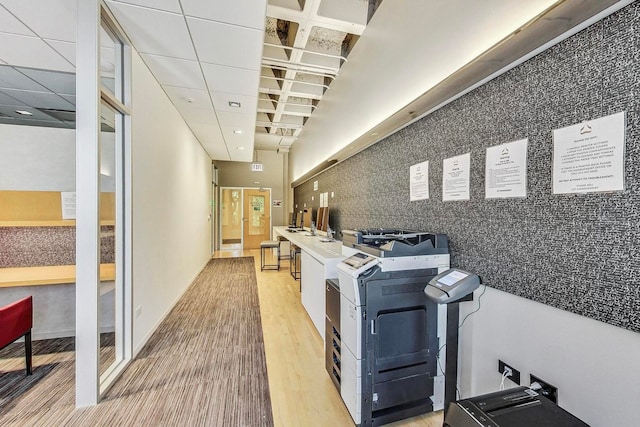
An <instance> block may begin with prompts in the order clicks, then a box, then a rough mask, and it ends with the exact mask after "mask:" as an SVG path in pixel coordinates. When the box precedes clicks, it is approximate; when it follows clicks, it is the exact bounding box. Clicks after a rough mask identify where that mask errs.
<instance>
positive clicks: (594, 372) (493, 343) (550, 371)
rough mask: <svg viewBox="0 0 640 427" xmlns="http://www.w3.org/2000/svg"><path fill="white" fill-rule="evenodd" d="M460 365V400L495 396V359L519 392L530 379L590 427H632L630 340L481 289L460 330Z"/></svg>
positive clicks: (636, 349)
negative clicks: (517, 378)
mask: <svg viewBox="0 0 640 427" xmlns="http://www.w3.org/2000/svg"><path fill="white" fill-rule="evenodd" d="M479 291H480V290H478V291H476V300H475V301H474V302H472V303H464V304H461V319H462V318H463V317H464V315H466V313H469V312H470V311H472V310H473V309H475V308H476V307H477V296H478V295H479ZM460 358H461V361H460V371H459V375H460V390H461V393H462V396H463V397H469V396H472V395H478V394H483V393H488V392H492V391H496V390H497V389H498V386H499V384H500V379H501V376H500V374H499V373H498V359H501V360H503V361H505V362H506V363H509V364H511V366H513V367H514V368H515V369H517V370H519V371H520V373H521V384H522V385H527V386H528V385H529V374H530V373H532V374H534V375H536V376H537V377H539V378H541V379H544V380H546V381H548V382H549V383H551V384H553V385H555V386H556V387H558V394H559V397H558V403H559V405H560V406H561V407H563V408H564V409H566V410H568V411H569V412H571V413H573V414H574V415H576V416H577V417H579V418H581V419H582V420H583V421H585V422H586V423H587V424H589V425H591V426H592V427H609V426H616V427H637V426H639V425H640V412H638V408H637V403H638V402H640V334H638V333H634V332H630V331H628V330H625V329H622V328H618V327H615V326H611V325H608V324H606V323H602V322H598V321H597V320H593V319H589V318H586V317H583V316H579V315H577V314H573V313H569V312H566V311H563V310H559V309H556V308H553V307H551V306H547V305H544V304H540V303H537V302H534V301H531V300H528V299H525V298H520V297H517V296H514V295H511V294H508V293H505V292H501V291H498V290H495V289H492V288H487V291H486V293H485V294H484V296H483V297H482V299H481V308H480V311H478V312H477V313H475V314H473V315H472V316H471V317H469V318H468V319H467V321H466V322H465V324H464V326H463V327H462V329H461V330H460ZM506 383H509V381H506ZM510 385H512V386H515V385H514V384H513V383H510Z"/></svg>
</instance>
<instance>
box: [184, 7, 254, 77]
mask: <svg viewBox="0 0 640 427" xmlns="http://www.w3.org/2000/svg"><path fill="white" fill-rule="evenodd" d="M187 22H188V24H189V29H190V30H191V35H192V37H193V42H194V44H195V46H196V50H197V51H198V57H199V58H200V61H201V62H208V63H210V64H218V65H228V66H231V67H239V68H247V69H249V70H260V61H261V56H262V39H263V32H262V31H260V30H255V29H252V28H245V27H238V26H236V25H229V24H223V23H220V22H212V21H206V20H203V19H196V18H189V17H188V18H187Z"/></svg>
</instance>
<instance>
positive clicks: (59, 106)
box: [2, 89, 75, 110]
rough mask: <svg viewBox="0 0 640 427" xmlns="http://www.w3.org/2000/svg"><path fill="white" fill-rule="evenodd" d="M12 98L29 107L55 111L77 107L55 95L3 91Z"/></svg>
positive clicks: (11, 90) (23, 91)
mask: <svg viewBox="0 0 640 427" xmlns="http://www.w3.org/2000/svg"><path fill="white" fill-rule="evenodd" d="M2 91H3V92H4V93H6V94H7V95H9V96H11V97H12V98H15V99H17V100H18V101H22V102H24V103H25V104H27V105H30V106H32V107H36V108H50V109H54V110H74V109H75V107H74V106H73V105H72V104H71V103H69V102H68V101H67V100H65V99H63V98H61V97H59V96H58V95H56V94H55V93H49V92H33V91H26V90H14V89H3V90H2Z"/></svg>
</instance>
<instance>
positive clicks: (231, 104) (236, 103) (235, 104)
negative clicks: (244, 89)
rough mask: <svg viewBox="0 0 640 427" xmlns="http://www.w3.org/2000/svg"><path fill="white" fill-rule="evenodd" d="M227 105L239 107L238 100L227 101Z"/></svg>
mask: <svg viewBox="0 0 640 427" xmlns="http://www.w3.org/2000/svg"><path fill="white" fill-rule="evenodd" d="M229 107H233V108H240V101H229Z"/></svg>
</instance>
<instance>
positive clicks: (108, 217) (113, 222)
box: [98, 102, 122, 375]
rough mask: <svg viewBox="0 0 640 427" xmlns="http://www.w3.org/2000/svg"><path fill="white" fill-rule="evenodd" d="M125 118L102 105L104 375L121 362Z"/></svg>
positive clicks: (101, 325) (101, 314)
mask: <svg viewBox="0 0 640 427" xmlns="http://www.w3.org/2000/svg"><path fill="white" fill-rule="evenodd" d="M121 117H122V116H121V115H120V114H119V113H117V112H116V111H114V110H113V109H111V108H110V107H109V106H107V105H106V104H105V103H104V102H103V103H102V105H101V132H100V268H101V282H100V285H99V286H100V312H99V317H98V319H99V329H98V330H99V333H100V374H101V375H102V374H104V373H105V372H106V371H107V370H108V369H109V367H111V366H112V365H114V363H116V362H119V360H118V359H119V357H117V353H118V352H117V351H116V343H117V342H118V339H120V337H121V331H119V330H118V328H117V327H116V326H117V325H118V324H119V322H117V321H116V312H117V310H116V301H117V296H119V295H120V292H119V289H120V287H119V285H120V283H118V280H117V276H116V271H117V269H116V264H117V260H118V256H117V255H118V254H117V250H116V248H117V242H116V240H117V239H118V238H119V234H120V224H118V223H117V219H118V217H117V214H116V212H117V211H116V206H117V205H118V201H117V200H119V199H118V197H119V194H118V186H117V184H118V180H117V176H118V173H120V168H119V167H118V162H117V159H118V152H117V144H118V142H117V141H118V140H119V138H120V135H121V125H120V124H121V123H122V120H121Z"/></svg>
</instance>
